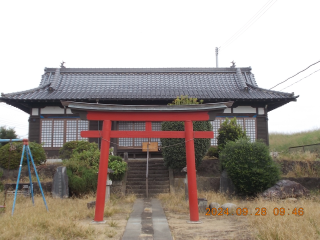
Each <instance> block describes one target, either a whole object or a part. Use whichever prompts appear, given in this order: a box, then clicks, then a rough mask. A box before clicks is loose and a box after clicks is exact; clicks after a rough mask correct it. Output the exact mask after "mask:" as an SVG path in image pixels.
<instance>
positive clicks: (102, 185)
mask: <svg viewBox="0 0 320 240" xmlns="http://www.w3.org/2000/svg"><path fill="white" fill-rule="evenodd" d="M110 132H111V121H110V120H104V121H103V127H102V138H101V153H100V163H99V173H98V186H97V198H96V209H95V215H94V221H95V222H102V221H103V214H104V204H105V196H106V184H107V174H108V161H109V148H110Z"/></svg>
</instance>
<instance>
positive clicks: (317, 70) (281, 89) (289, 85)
mask: <svg viewBox="0 0 320 240" xmlns="http://www.w3.org/2000/svg"><path fill="white" fill-rule="evenodd" d="M319 71H320V69H318V70H317V71H314V72H313V73H311V74H309V75H308V76H305V77H304V78H301V79H300V80H298V81H296V82H294V83H292V84H291V85H289V86H287V87H285V88H282V89H281V90H280V91H282V90H284V89H286V88H288V87H291V86H292V85H294V84H296V83H298V82H300V81H302V80H303V79H305V78H307V77H310V76H311V75H312V74H314V73H316V72H319Z"/></svg>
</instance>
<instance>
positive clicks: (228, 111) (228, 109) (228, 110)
mask: <svg viewBox="0 0 320 240" xmlns="http://www.w3.org/2000/svg"><path fill="white" fill-rule="evenodd" d="M223 113H231V108H226V109H225V110H224V111H223Z"/></svg>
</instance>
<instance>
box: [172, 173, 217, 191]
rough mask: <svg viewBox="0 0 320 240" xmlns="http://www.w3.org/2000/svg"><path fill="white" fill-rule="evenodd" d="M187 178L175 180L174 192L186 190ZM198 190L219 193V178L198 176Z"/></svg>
mask: <svg viewBox="0 0 320 240" xmlns="http://www.w3.org/2000/svg"><path fill="white" fill-rule="evenodd" d="M184 180H185V178H174V184H173V187H174V190H175V191H179V190H183V189H184ZM197 188H198V190H199V191H216V192H217V191H219V188H220V178H219V177H201V176H197Z"/></svg>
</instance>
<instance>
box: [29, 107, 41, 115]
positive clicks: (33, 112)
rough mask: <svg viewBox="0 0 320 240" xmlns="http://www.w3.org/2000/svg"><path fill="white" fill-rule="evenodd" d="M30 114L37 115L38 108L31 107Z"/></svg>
mask: <svg viewBox="0 0 320 240" xmlns="http://www.w3.org/2000/svg"><path fill="white" fill-rule="evenodd" d="M31 115H32V116H38V115H39V111H38V108H32V112H31Z"/></svg>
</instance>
